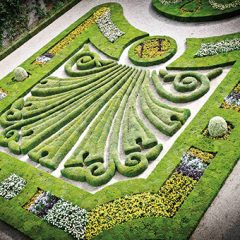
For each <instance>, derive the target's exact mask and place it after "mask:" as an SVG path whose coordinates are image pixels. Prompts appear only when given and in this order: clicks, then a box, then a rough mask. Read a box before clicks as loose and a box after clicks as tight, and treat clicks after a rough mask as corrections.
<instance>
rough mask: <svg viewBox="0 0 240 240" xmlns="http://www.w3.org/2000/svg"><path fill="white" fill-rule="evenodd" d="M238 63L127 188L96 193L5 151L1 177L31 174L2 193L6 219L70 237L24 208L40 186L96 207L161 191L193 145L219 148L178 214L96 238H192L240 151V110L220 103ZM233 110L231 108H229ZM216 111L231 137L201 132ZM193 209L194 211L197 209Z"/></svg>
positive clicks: (32, 230) (25, 228)
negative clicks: (15, 190)
mask: <svg viewBox="0 0 240 240" xmlns="http://www.w3.org/2000/svg"><path fill="white" fill-rule="evenodd" d="M239 67H240V64H239V63H238V64H235V65H234V67H233V68H232V70H231V72H230V73H229V74H228V75H227V77H226V78H225V79H224V80H223V82H222V83H221V84H220V85H219V87H218V88H217V90H216V91H215V93H214V94H213V95H212V96H211V98H210V99H209V101H208V102H207V103H206V104H205V105H204V107H203V108H202V109H201V111H200V112H199V113H198V114H197V116H196V117H195V119H194V120H193V122H191V123H190V125H189V126H188V127H187V128H186V130H185V131H184V132H183V133H182V134H181V136H180V137H179V138H178V139H177V141H176V142H175V143H174V145H173V147H172V148H171V150H170V151H169V152H168V153H167V154H166V156H165V157H164V158H163V159H162V161H161V162H160V163H159V165H158V166H157V167H156V168H155V170H154V171H153V172H152V173H151V175H150V176H149V178H148V179H146V180H143V179H136V180H129V181H128V188H127V189H126V186H125V182H119V183H116V184H114V185H112V186H108V187H106V188H104V189H103V190H102V191H100V192H98V193H96V194H90V193H88V192H86V191H84V190H81V189H78V188H77V187H75V186H72V185H70V184H68V183H66V182H63V181H62V180H61V179H57V178H54V177H52V176H51V175H49V174H47V173H46V172H43V171H41V170H38V169H36V168H34V167H33V166H31V165H28V164H26V163H23V162H21V161H19V160H17V159H14V158H13V157H10V156H8V155H6V154H4V153H0V159H1V161H0V169H1V171H0V173H1V174H0V179H4V177H5V176H7V175H8V174H9V173H11V172H15V173H17V174H18V175H19V176H21V177H23V178H24V179H25V180H27V185H26V189H25V190H24V191H23V192H22V193H21V194H20V195H19V196H17V197H16V198H15V199H13V200H11V201H4V200H3V199H0V205H1V208H0V212H1V214H0V216H1V217H0V218H1V220H3V221H5V222H7V223H8V224H11V225H13V226H15V227H16V228H17V229H19V230H21V231H22V232H24V233H25V234H27V235H28V236H31V237H32V238H33V239H44V240H46V239H51V237H52V236H55V237H56V238H55V239H71V237H70V236H68V235H66V234H64V235H61V234H62V233H63V232H62V231H61V230H58V229H54V228H53V227H52V226H50V225H48V224H46V223H44V222H43V221H42V220H41V219H38V218H37V217H36V216H32V214H30V213H27V212H24V211H23V209H22V207H21V206H23V205H24V204H25V203H26V202H27V201H28V200H29V199H30V198H31V196H32V195H34V193H35V191H36V190H37V188H38V187H39V188H42V189H43V190H46V191H51V192H52V193H53V194H54V195H56V196H58V197H63V198H65V199H66V200H68V201H71V202H73V203H74V204H77V205H79V206H80V207H82V208H86V209H88V210H89V209H91V208H94V207H95V206H96V205H99V204H103V203H106V202H109V201H111V200H113V199H116V198H118V197H121V196H124V195H126V194H131V193H140V192H144V191H150V192H157V191H158V190H159V188H160V187H161V186H162V185H163V183H164V182H165V179H166V178H168V176H169V175H170V174H172V172H173V171H174V170H175V168H176V166H177V165H178V164H179V162H180V160H181V154H182V153H183V152H186V151H187V149H188V148H189V147H191V146H193V145H194V146H195V147H197V148H199V149H202V150H204V151H209V152H217V155H216V156H215V158H214V159H213V161H212V163H211V164H210V165H209V168H208V169H207V170H206V172H205V173H204V175H203V176H202V178H201V180H200V181H199V183H198V184H197V185H196V187H195V188H194V190H193V191H192V192H191V194H190V195H189V197H188V198H187V200H186V201H185V202H184V204H183V205H182V207H181V208H180V210H179V211H178V213H177V214H176V216H175V217H174V218H170V219H166V218H151V217H149V218H144V219H138V220H132V221H129V222H127V223H124V224H121V225H118V226H115V227H114V228H113V229H111V230H108V231H104V232H103V233H102V234H100V235H99V236H97V237H96V238H95V239H104V240H106V239H109V240H110V239H113V236H114V238H115V239H119V240H120V239H137V238H139V239H154V238H155V239H175V238H174V236H177V237H178V239H187V238H188V237H189V236H190V235H191V233H192V232H193V231H194V229H195V227H196V226H197V224H198V222H199V220H200V219H201V217H202V215H203V214H204V212H205V211H206V209H207V208H208V207H209V205H210V204H211V202H212V201H213V199H214V197H215V196H216V195H217V193H218V191H219V189H220V188H221V186H222V185H223V183H224V181H225V180H226V178H227V176H228V175H229V174H230V172H231V170H232V168H233V167H234V165H235V163H236V161H237V159H239V157H240V154H239V152H238V146H239V143H240V141H239V138H238V136H239V131H240V128H239V125H238V122H239V113H238V112H235V111H233V110H226V109H222V108H219V103H220V102H221V101H222V99H223V98H224V96H225V95H226V94H228V93H229V92H230V91H231V89H232V87H233V86H235V84H236V83H237V82H238V80H239V79H238V78H237V77H236V72H238V69H239ZM229 111H230V112H231V114H229ZM214 115H221V116H223V117H225V118H226V119H227V120H228V121H230V122H232V123H233V124H234V126H235V128H234V130H233V131H232V133H231V135H230V138H229V139H228V140H226V141H220V140H211V139H208V138H206V137H204V136H202V134H201V132H202V129H204V127H205V126H206V124H207V121H208V119H210V118H211V117H212V116H214ZM190 133H191V135H190ZM189 136H193V137H189ZM226 142H227V143H228V144H226ZM225 159H228V161H225ZM9 161H11V163H12V164H11V165H9V164H8V163H9ZM6 166H7V167H6ZM193 212H194V214H192V213H193ZM26 219H27V221H26ZM156 229H157V231H156ZM40 232H41V234H43V235H42V238H41V237H40V236H39V233H40ZM53 239H54V238H53Z"/></svg>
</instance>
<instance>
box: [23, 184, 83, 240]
mask: <svg viewBox="0 0 240 240" xmlns="http://www.w3.org/2000/svg"><path fill="white" fill-rule="evenodd" d="M24 209H26V210H28V211H29V212H31V213H33V214H35V215H36V216H38V217H40V218H43V219H44V220H45V221H47V222H48V223H50V224H52V225H54V226H56V227H58V228H60V229H63V230H64V231H65V232H67V233H69V234H71V235H72V236H73V237H74V238H76V239H84V234H85V226H86V224H87V211H86V210H85V209H81V208H80V207H78V206H77V205H73V204H72V203H70V202H68V201H65V200H64V199H62V198H58V197H56V196H54V195H53V194H51V193H50V192H45V191H43V190H41V189H39V190H38V191H37V193H36V194H35V195H34V196H33V197H32V199H30V201H29V202H28V203H27V204H25V206H24Z"/></svg>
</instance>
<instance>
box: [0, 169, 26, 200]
mask: <svg viewBox="0 0 240 240" xmlns="http://www.w3.org/2000/svg"><path fill="white" fill-rule="evenodd" d="M25 185H26V181H25V180H24V179H23V178H21V177H19V176H18V175H16V174H15V173H14V174H12V175H10V176H9V177H8V178H6V179H5V180H3V181H2V182H1V183H0V196H1V197H4V198H5V199H7V200H10V199H12V198H14V197H15V196H17V195H18V194H19V193H20V192H21V191H22V189H23V188H24V187H25Z"/></svg>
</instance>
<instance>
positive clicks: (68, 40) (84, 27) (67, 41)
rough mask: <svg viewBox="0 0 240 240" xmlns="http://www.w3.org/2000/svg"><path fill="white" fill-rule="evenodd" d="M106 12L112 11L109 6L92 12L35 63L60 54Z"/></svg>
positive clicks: (42, 62) (41, 62)
mask: <svg viewBox="0 0 240 240" xmlns="http://www.w3.org/2000/svg"><path fill="white" fill-rule="evenodd" d="M106 12H110V10H109V8H107V7H102V8H100V9H99V10H97V11H96V12H95V13H93V14H92V16H91V17H89V18H88V19H87V20H85V21H84V22H83V23H81V24H80V25H79V26H78V27H76V28H75V29H74V30H73V31H71V32H70V33H69V34H68V35H67V36H66V37H64V38H63V39H62V40H61V41H59V42H58V43H57V44H56V45H55V46H54V47H52V48H51V49H49V50H48V51H47V52H46V53H44V54H43V55H41V56H39V57H37V59H36V61H34V62H33V64H40V65H41V64H45V63H47V62H48V61H50V60H51V59H52V58H53V57H54V56H55V55H56V54H58V53H59V52H60V51H61V50H62V49H64V48H65V47H66V46H67V45H69V44H70V43H71V42H72V41H73V40H75V39H76V38H77V37H78V36H79V35H80V34H81V33H83V32H84V31H85V30H87V29H88V28H90V27H91V26H92V25H93V24H94V23H96V22H97V21H98V19H99V18H100V17H101V16H102V15H103V14H104V13H106Z"/></svg>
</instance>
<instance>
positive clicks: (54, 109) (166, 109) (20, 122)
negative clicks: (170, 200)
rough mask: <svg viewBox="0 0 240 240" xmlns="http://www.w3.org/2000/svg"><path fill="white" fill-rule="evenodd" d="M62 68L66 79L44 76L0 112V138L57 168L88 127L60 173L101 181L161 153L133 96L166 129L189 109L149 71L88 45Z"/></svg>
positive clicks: (134, 170)
mask: <svg viewBox="0 0 240 240" xmlns="http://www.w3.org/2000/svg"><path fill="white" fill-rule="evenodd" d="M75 65H76V67H75ZM75 68H77V69H75ZM65 71H66V73H67V74H68V75H69V76H70V77H69V78H65V79H61V78H56V77H48V78H46V79H43V80H41V81H40V83H39V84H37V85H36V86H35V87H34V88H33V89H32V91H31V94H32V95H31V96H30V97H28V98H27V99H26V100H24V99H23V98H20V99H18V100H17V101H16V102H15V103H13V104H12V106H11V108H10V109H9V110H7V111H6V112H5V113H4V114H3V115H2V116H1V118H0V122H1V125H2V127H3V128H4V129H3V130H2V132H1V135H0V144H1V146H4V147H8V148H9V149H10V150H11V151H12V152H13V153H15V154H28V156H29V157H30V158H31V159H32V160H33V161H35V162H39V163H40V164H41V165H43V166H46V167H48V168H51V169H56V168H57V167H58V165H59V164H60V163H61V161H62V160H63V159H64V158H65V156H66V155H67V154H68V153H69V151H70V150H71V149H72V148H73V146H75V145H76V143H77V141H78V139H79V137H80V136H81V135H82V134H83V133H84V131H85V130H86V129H87V130H86V132H85V133H86V134H85V135H84V137H83V139H82V140H81V142H80V144H79V145H78V146H76V149H75V151H74V152H73V153H72V155H71V156H70V157H69V158H68V159H67V161H66V162H65V165H64V169H63V170H62V175H63V176H65V177H67V178H70V179H73V180H76V181H82V182H85V181H86V182H88V183H89V184H91V185H93V186H99V185H102V184H105V183H107V182H108V181H109V180H110V179H111V178H112V177H113V176H114V175H115V172H116V171H118V172H119V173H120V174H122V175H124V176H127V177H134V176H137V175H139V174H141V173H142V172H144V171H145V170H146V169H147V168H148V164H149V161H153V160H155V159H156V158H157V157H158V155H159V154H160V152H161V150H162V145H161V143H158V141H157V139H156V137H155V136H154V135H153V133H151V131H149V129H148V128H147V127H146V126H145V124H144V122H143V121H142V120H141V119H140V118H139V116H138V114H137V108H136V104H137V99H138V96H140V105H141V108H142V111H143V113H144V115H145V117H146V118H147V119H148V120H149V121H150V122H151V123H152V124H153V125H154V126H155V127H156V128H157V129H158V130H159V131H160V132H162V133H163V134H166V135H168V136H172V135H173V134H174V133H175V132H176V131H177V130H178V129H180V128H181V126H182V125H183V124H184V123H185V121H186V120H187V118H188V117H189V116H190V111H189V110H187V109H181V108H177V107H171V106H169V105H166V104H163V103H161V102H160V100H159V99H158V98H157V97H156V96H154V95H153V93H152V92H151V90H150V81H151V75H150V72H149V71H145V70H141V69H137V68H133V67H128V66H124V65H120V64H117V62H115V61H114V60H101V59H100V57H99V56H98V55H97V54H96V53H93V52H91V51H90V50H89V48H88V46H85V47H84V48H83V50H81V51H80V52H78V53H77V54H75V55H74V56H73V57H72V58H71V59H70V60H69V61H68V62H67V63H66V65H65ZM201 77H202V78H203V76H202V75H201ZM154 79H155V78H154V73H153V81H155V80H154ZM204 80H205V81H208V80H207V77H205V76H204ZM207 84H208V87H209V83H207ZM156 87H157V90H158V85H157V84H156ZM193 92H194V91H193ZM160 95H161V94H160ZM201 95H203V94H201ZM194 99H195V98H193V99H192V98H191V100H194ZM121 129H122V131H121ZM108 142H110V144H108ZM108 145H109V146H108ZM119 146H121V147H122V150H123V152H124V153H125V160H124V161H121V159H120V156H119V149H120V147H119ZM105 152H107V156H105Z"/></svg>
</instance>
